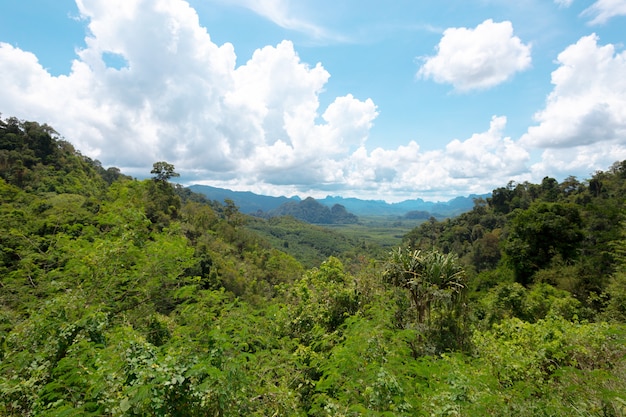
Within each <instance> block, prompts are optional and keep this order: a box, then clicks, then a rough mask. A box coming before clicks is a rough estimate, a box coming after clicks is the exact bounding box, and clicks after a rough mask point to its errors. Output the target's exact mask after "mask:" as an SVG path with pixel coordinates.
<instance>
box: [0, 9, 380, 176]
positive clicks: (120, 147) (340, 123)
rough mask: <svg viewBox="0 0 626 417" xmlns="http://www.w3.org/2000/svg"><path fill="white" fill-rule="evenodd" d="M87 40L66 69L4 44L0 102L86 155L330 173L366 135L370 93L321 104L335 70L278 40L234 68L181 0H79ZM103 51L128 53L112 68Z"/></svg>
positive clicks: (372, 114) (188, 171)
mask: <svg viewBox="0 0 626 417" xmlns="http://www.w3.org/2000/svg"><path fill="white" fill-rule="evenodd" d="M77 4H78V7H79V10H80V13H81V17H82V18H83V19H85V20H87V21H88V29H89V35H88V36H87V37H86V39H85V43H86V47H85V48H84V49H82V50H80V51H77V59H76V60H74V62H73V64H72V69H71V72H70V73H69V74H68V75H62V76H58V77H55V76H52V75H50V74H49V73H48V72H47V71H46V70H45V69H44V68H43V67H42V66H41V65H40V64H39V62H38V61H37V58H36V57H35V56H34V55H33V54H31V53H29V52H25V51H22V50H20V49H18V48H15V47H12V46H11V45H8V44H0V73H2V74H3V77H2V79H1V80H0V88H2V90H3V94H2V95H0V108H2V109H3V112H5V113H6V114H10V115H16V116H18V117H24V118H28V119H29V120H38V121H42V122H47V123H49V124H50V125H52V126H54V127H55V128H56V129H57V130H58V131H60V132H62V134H63V135H64V136H65V137H67V138H68V139H69V140H71V141H72V143H74V144H75V145H76V146H77V148H78V149H80V150H81V151H82V152H84V153H86V154H88V155H89V156H92V157H95V158H98V159H100V160H101V161H102V162H103V163H104V164H105V165H115V166H118V167H121V168H122V169H123V170H124V171H125V172H128V173H131V174H133V175H137V174H139V173H145V172H148V171H149V169H148V170H147V171H146V167H149V166H151V164H152V162H154V161H157V160H167V161H169V162H172V163H174V164H175V165H176V166H177V167H178V170H179V171H180V172H181V173H183V174H184V175H185V176H186V177H187V178H188V179H190V178H192V177H195V178H197V179H200V178H210V179H212V180H216V181H235V180H239V181H241V179H242V178H243V179H246V180H248V181H254V182H259V183H269V184H281V183H286V182H289V183H291V184H304V185H306V184H315V183H317V182H321V183H323V182H330V181H335V180H336V178H337V176H338V174H337V173H338V169H337V168H336V167H334V166H333V163H332V162H328V161H329V160H332V159H333V158H336V157H337V156H338V155H341V156H343V155H344V154H345V153H347V152H350V151H352V150H354V149H356V148H358V147H359V146H362V144H363V143H364V142H365V140H366V139H367V136H368V134H369V130H370V128H371V126H372V123H373V120H374V119H375V118H376V116H377V110H376V106H375V104H374V103H373V101H372V100H370V99H366V100H359V99H357V98H355V97H353V96H352V95H346V96H342V97H337V98H336V99H334V100H333V101H332V102H331V103H330V105H328V106H327V107H326V108H325V109H320V105H319V101H318V96H319V94H320V93H321V92H322V91H323V88H324V85H325V84H326V82H327V81H328V78H329V76H330V75H329V73H328V72H327V71H326V70H325V69H324V68H323V67H322V65H321V64H316V65H315V66H310V65H308V64H306V63H304V62H302V61H301V60H300V58H299V56H298V55H297V53H296V52H295V50H294V48H293V44H292V43H291V42H288V41H283V42H281V43H280V44H278V45H276V46H267V47H264V48H262V49H259V50H257V51H256V52H255V53H254V54H253V56H252V57H251V58H250V59H249V60H248V61H247V62H246V63H245V64H243V65H241V66H239V67H236V56H235V51H234V47H233V46H232V45H231V44H228V43H226V44H224V45H222V46H218V45H216V44H215V43H213V42H212V41H211V38H210V36H209V34H208V32H207V31H206V29H204V28H203V27H201V26H200V24H199V21H198V16H197V14H196V12H195V10H193V9H192V8H191V7H190V6H189V4H188V3H186V2H184V1H182V0H134V1H128V0H107V1H103V0H77ZM106 54H115V55H116V56H119V57H121V58H123V62H124V63H125V65H123V66H122V67H121V68H114V67H109V66H107V63H106V59H105V57H106Z"/></svg>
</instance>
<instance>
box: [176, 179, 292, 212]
mask: <svg viewBox="0 0 626 417" xmlns="http://www.w3.org/2000/svg"><path fill="white" fill-rule="evenodd" d="M188 188H189V189H190V190H191V191H193V192H194V193H199V194H203V195H204V196H206V197H207V198H208V199H209V200H216V201H219V202H220V203H223V202H224V200H227V199H228V200H232V201H233V202H234V203H235V205H236V206H237V207H239V211H240V212H242V213H245V214H256V213H257V212H259V211H262V212H269V211H271V210H274V209H276V208H278V207H280V206H281V205H282V204H285V203H288V202H298V201H300V198H299V197H291V198H287V197H271V196H267V195H259V194H254V193H252V192H250V191H231V190H227V189H224V188H216V187H210V186H208V185H192V186H190V187H188Z"/></svg>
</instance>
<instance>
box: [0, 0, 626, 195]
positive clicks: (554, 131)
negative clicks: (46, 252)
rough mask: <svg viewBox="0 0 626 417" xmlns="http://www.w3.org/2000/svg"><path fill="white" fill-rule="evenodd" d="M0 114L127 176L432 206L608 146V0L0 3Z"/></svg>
mask: <svg viewBox="0 0 626 417" xmlns="http://www.w3.org/2000/svg"><path fill="white" fill-rule="evenodd" d="M0 8H1V10H2V13H1V14H0V92H1V93H0V113H2V116H3V117H9V116H16V117H18V118H20V119H24V120H34V121H38V122H41V123H48V124H49V125H51V126H52V127H54V128H55V129H56V130H57V131H58V132H59V134H60V135H61V136H62V137H64V138H65V139H66V140H68V141H70V142H71V143H73V144H74V145H75V146H76V148H77V149H79V150H80V151H81V152H82V153H83V154H85V155H88V156H90V157H92V158H95V159H98V160H100V161H101V162H102V164H103V165H104V166H105V167H108V166H117V167H119V168H121V169H122V171H123V172H125V173H127V174H130V175H133V176H136V177H138V178H141V177H146V176H149V171H150V169H151V167H152V163H153V162H155V161H161V160H165V161H168V162H170V163H173V164H174V165H175V166H176V169H177V171H178V172H180V174H181V178H180V181H181V182H183V183H185V184H194V183H202V184H209V185H214V186H219V187H226V188H231V189H235V190H250V191H254V192H257V193H263V194H269V195H287V196H291V195H294V194H297V195H300V196H301V197H305V196H309V195H311V196H314V197H323V196H326V195H341V196H344V197H360V198H373V199H385V200H387V201H400V200H404V199H409V198H418V197H419V198H424V199H426V200H431V201H437V200H447V199H449V198H452V197H455V196H460V195H463V196H465V195H469V194H472V193H485V192H490V191H491V190H492V189H493V188H495V187H499V186H503V185H505V184H506V183H507V182H509V181H510V180H513V181H519V182H521V181H532V182H540V181H541V179H542V178H543V177H545V176H551V177H555V178H557V179H559V180H562V179H563V178H565V177H566V176H568V175H575V176H577V177H578V178H579V179H580V180H584V179H587V178H589V177H590V175H591V174H592V173H593V172H595V171H596V170H598V169H601V170H605V169H608V168H609V167H610V166H611V165H612V164H613V162H615V161H618V160H623V159H626V51H625V49H624V42H625V41H626V29H624V28H626V0H597V1H582V0H552V1H551V0H523V1H516V2H513V1H509V0H439V1H428V0H427V1H415V0H390V1H386V2H382V1H379V0H341V1H336V0H334V1H330V0H187V1H184V0H75V1H73V0H0Z"/></svg>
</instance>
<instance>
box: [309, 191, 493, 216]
mask: <svg viewBox="0 0 626 417" xmlns="http://www.w3.org/2000/svg"><path fill="white" fill-rule="evenodd" d="M490 196H491V193H489V194H482V195H476V194H472V195H470V196H468V197H456V198H453V199H452V200H449V201H446V202H436V203H435V202H432V201H424V200H422V199H421V198H417V199H415V200H405V201H401V202H399V203H387V202H386V201H382V200H360V199H358V198H343V197H331V196H328V197H326V198H324V199H321V200H318V201H319V202H320V203H322V204H324V205H327V206H332V205H334V204H341V205H342V206H344V207H345V208H346V210H348V211H349V212H351V213H354V214H356V215H357V216H373V215H378V216H403V217H404V216H406V215H407V214H408V213H411V214H409V217H410V216H412V215H413V216H414V215H416V214H417V213H416V212H428V213H430V215H431V216H434V217H453V216H457V215H459V214H461V213H465V212H466V211H470V210H471V209H472V208H474V200H475V199H476V198H487V197H490ZM423 215H424V214H423V213H420V216H421V217H423ZM429 217H430V216H429Z"/></svg>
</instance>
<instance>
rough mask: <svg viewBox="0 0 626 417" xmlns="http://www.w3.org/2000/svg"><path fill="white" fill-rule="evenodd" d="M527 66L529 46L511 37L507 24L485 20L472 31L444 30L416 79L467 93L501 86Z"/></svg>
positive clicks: (462, 29)
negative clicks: (434, 51) (420, 78)
mask: <svg viewBox="0 0 626 417" xmlns="http://www.w3.org/2000/svg"><path fill="white" fill-rule="evenodd" d="M530 64H531V57H530V46H529V45H525V44H524V43H522V41H521V40H520V39H519V38H518V37H517V36H513V25H512V24H511V22H509V21H504V22H500V23H495V22H493V21H492V20H491V19H489V20H485V21H484V22H483V23H481V24H479V25H478V26H476V28H474V29H468V28H463V27H461V28H449V29H446V30H445V31H444V34H443V37H442V38H441V40H440V41H439V45H438V46H437V55H435V56H431V57H427V58H426V59H425V62H424V65H423V66H422V67H421V68H420V70H419V71H418V76H421V77H423V78H432V79H433V80H435V82H438V83H447V84H452V85H453V86H454V88H455V89H457V90H459V91H468V90H474V89H484V88H490V87H493V86H496V85H498V84H501V83H503V82H505V81H507V80H509V79H510V78H511V77H513V75H514V74H515V73H516V72H519V71H523V70H525V69H527V68H529V67H530Z"/></svg>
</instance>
